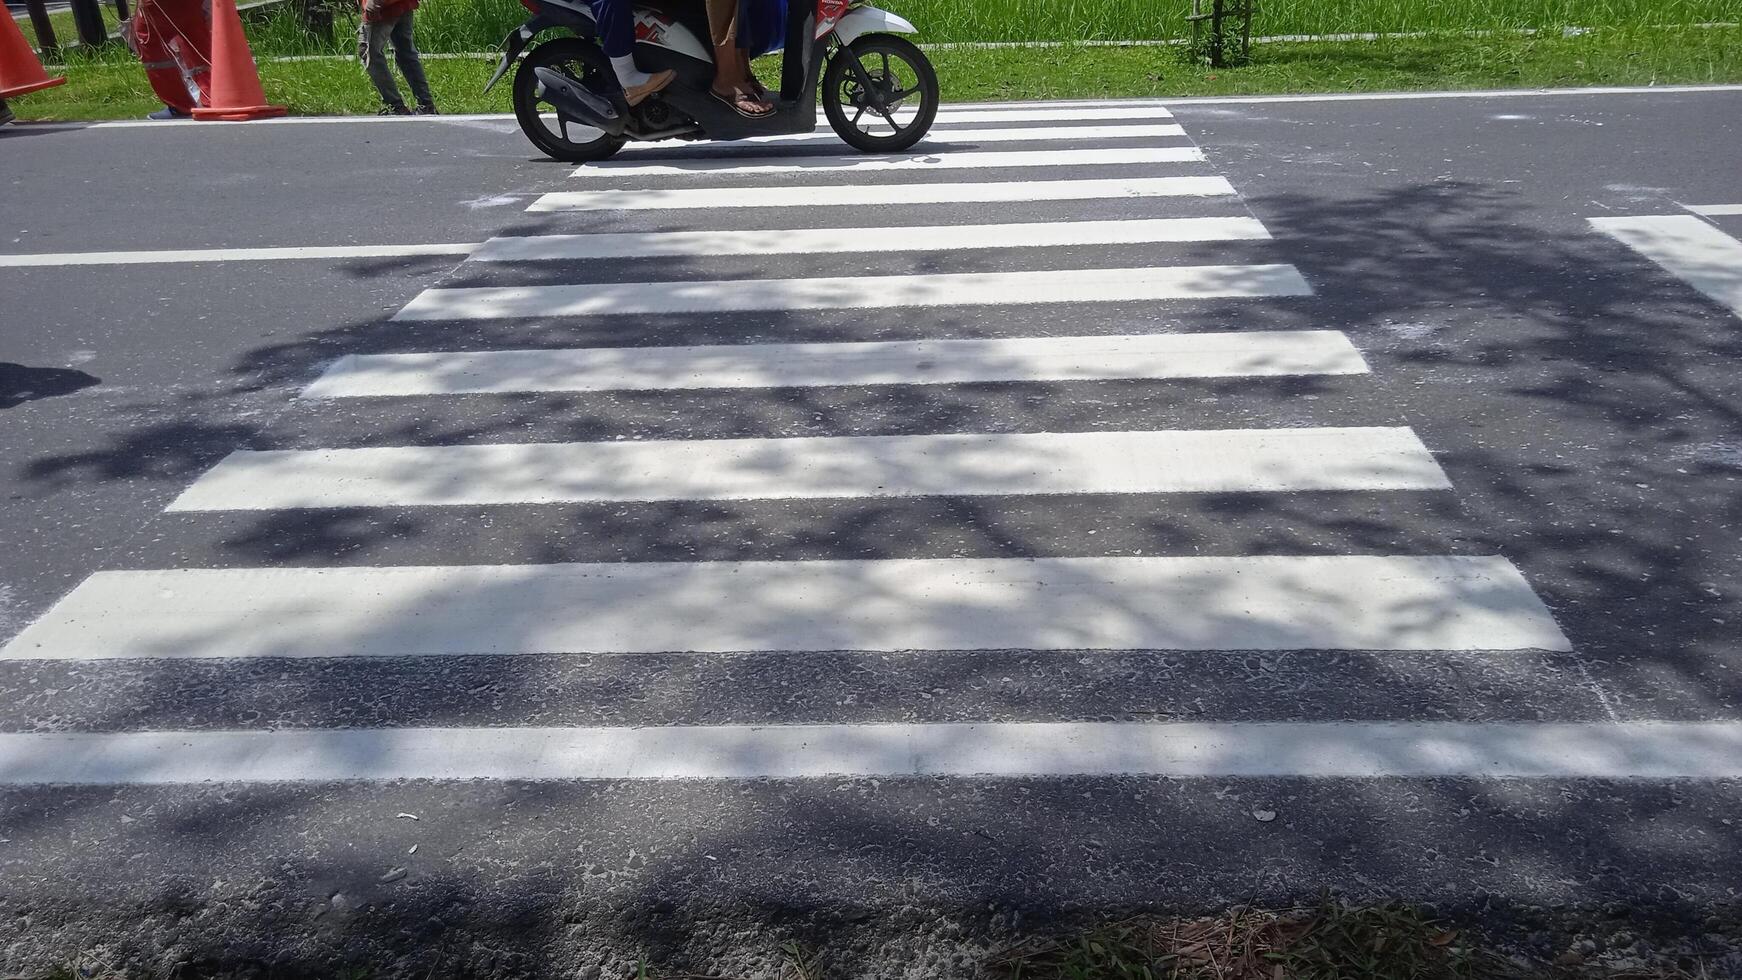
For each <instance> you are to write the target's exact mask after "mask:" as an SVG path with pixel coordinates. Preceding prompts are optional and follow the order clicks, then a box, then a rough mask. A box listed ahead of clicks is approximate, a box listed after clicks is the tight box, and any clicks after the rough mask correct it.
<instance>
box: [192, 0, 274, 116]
mask: <svg viewBox="0 0 1742 980" xmlns="http://www.w3.org/2000/svg"><path fill="white" fill-rule="evenodd" d="M284 112H285V109H284V106H281V105H267V104H266V93H265V92H264V91H263V90H261V88H260V70H259V69H258V68H255V67H254V53H253V52H251V51H249V50H248V38H247V37H246V36H245V35H244V34H243V33H242V17H241V15H240V14H238V13H236V0H212V104H211V105H209V106H200V107H199V108H197V109H195V110H194V118H195V119H234V120H240V119H266V118H269V117H271V116H282V115H284Z"/></svg>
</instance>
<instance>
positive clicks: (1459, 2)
mask: <svg viewBox="0 0 1742 980" xmlns="http://www.w3.org/2000/svg"><path fill="white" fill-rule="evenodd" d="M884 2H885V5H886V6H888V7H889V8H890V9H892V10H894V11H896V12H897V13H900V14H901V15H902V16H904V17H908V18H909V19H911V20H912V21H913V22H914V24H915V25H916V26H918V27H919V28H920V30H921V31H923V32H924V34H925V40H928V41H986V40H1009V41H1036V40H1049V41H1055V40H1086V39H1111V40H1136V39H1161V38H1173V37H1179V36H1180V35H1181V33H1182V31H1184V30H1185V27H1186V25H1185V21H1184V19H1183V17H1184V14H1185V11H1186V8H1187V7H1188V6H1189V3H1188V2H1187V0H884ZM1259 11H1260V12H1259V15H1258V17H1257V20H1256V22H1255V27H1254V31H1255V33H1260V34H1270V35H1280V34H1344V33H1394V32H1405V31H1429V32H1446V31H1474V30H1494V29H1502V28H1548V29H1558V28H1561V27H1566V26H1578V27H1613V26H1647V25H1658V26H1664V25H1672V24H1699V23H1707V22H1712V21H1735V20H1737V19H1739V17H1742V9H1739V7H1738V4H1737V3H1736V0H1260V3H1259Z"/></svg>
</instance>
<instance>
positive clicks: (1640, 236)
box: [1591, 214, 1742, 316]
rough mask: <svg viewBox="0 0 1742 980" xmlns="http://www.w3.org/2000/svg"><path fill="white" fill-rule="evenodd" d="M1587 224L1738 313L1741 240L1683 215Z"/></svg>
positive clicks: (1741, 278)
mask: <svg viewBox="0 0 1742 980" xmlns="http://www.w3.org/2000/svg"><path fill="white" fill-rule="evenodd" d="M1591 225H1592V226H1593V227H1595V228H1596V229H1597V230H1598V231H1601V232H1603V233H1604V234H1607V235H1611V236H1613V237H1615V238H1616V239H1619V240H1620V241H1622V242H1624V243H1626V244H1627V245H1628V246H1629V247H1631V248H1632V249H1634V250H1635V251H1637V252H1639V254H1641V255H1643V256H1645V257H1646V258H1648V259H1650V260H1651V261H1653V262H1656V263H1657V264H1658V265H1660V266H1663V267H1664V268H1665V269H1667V270H1668V271H1670V272H1671V273H1674V274H1675V275H1676V276H1678V277H1680V278H1681V279H1682V280H1683V281H1685V282H1686V283H1687V284H1688V285H1690V286H1692V287H1694V288H1695V289H1697V290H1699V291H1700V292H1702V293H1705V294H1706V295H1707V296H1710V297H1711V298H1712V299H1713V300H1714V301H1716V302H1718V303H1721V304H1723V305H1724V306H1726V307H1729V309H1730V310H1731V311H1732V312H1733V313H1735V314H1736V315H1737V316H1742V241H1738V240H1737V239H1735V238H1732V237H1731V236H1729V235H1726V234H1724V232H1722V231H1720V230H1718V229H1717V228H1714V227H1712V226H1711V225H1710V224H1707V223H1706V222H1705V221H1702V220H1701V219H1699V218H1695V217H1692V216H1691V215H1685V214H1669V215H1636V216H1632V217H1625V218H1592V219H1591Z"/></svg>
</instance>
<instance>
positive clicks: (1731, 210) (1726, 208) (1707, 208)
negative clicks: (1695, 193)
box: [1682, 204, 1742, 218]
mask: <svg viewBox="0 0 1742 980" xmlns="http://www.w3.org/2000/svg"><path fill="white" fill-rule="evenodd" d="M1682 207H1684V208H1687V209H1688V210H1689V211H1692V212H1693V213H1695V214H1703V215H1705V216H1706V217H1708V218H1720V217H1724V216H1727V215H1736V214H1742V204H1684V205H1682Z"/></svg>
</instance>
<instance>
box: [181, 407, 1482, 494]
mask: <svg viewBox="0 0 1742 980" xmlns="http://www.w3.org/2000/svg"><path fill="white" fill-rule="evenodd" d="M1450 486H1451V484H1450V482H1448V481H1447V479H1446V475H1445V473H1444V472H1443V471H1442V470H1441V469H1440V467H1439V464H1438V463H1437V462H1435V461H1434V457H1433V454H1432V453H1429V452H1428V450H1427V447H1426V446H1423V445H1422V444H1421V440H1420V439H1418V438H1416V435H1415V433H1414V432H1412V431H1411V430H1410V429H1408V428H1403V427H1375V428H1299V429H1295V428H1289V429H1208V430H1182V429H1163V430H1144V431H1125V432H1031V433H950V434H945V435H914V436H806V437H787V438H780V439H695V440H684V439H656V440H644V441H626V442H538V443H490V444H481V445H456V446H376V447H366V448H357V449H311V450H273V451H265V452H262V451H254V450H238V451H236V452H233V453H231V454H230V455H229V456H226V457H225V458H224V459H223V460H222V461H221V462H219V463H218V465H216V466H214V467H212V468H211V469H210V470H208V471H207V472H206V473H205V474H204V475H203V476H201V477H200V478H199V479H197V480H195V481H194V482H193V484H192V485H191V486H189V487H188V488H187V489H186V490H184V491H183V492H182V494H181V496H179V497H177V498H176V499H175V501H174V502H173V503H171V504H170V505H169V508H168V510H169V511H171V512H182V511H219V510H232V511H233V510H290V509H296V508H341V507H435V506H451V505H462V504H475V505H483V506H503V505H513V504H552V503H570V502H625V501H650V500H788V499H805V500H820V499H847V498H880V497H924V496H991V495H996V496H1024V495H1047V494H1084V493H1089V494H1122V493H1288V492H1301V491H1335V490H1393V491H1397V490H1445V489H1448V488H1449V487H1450Z"/></svg>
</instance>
